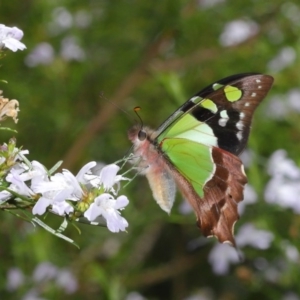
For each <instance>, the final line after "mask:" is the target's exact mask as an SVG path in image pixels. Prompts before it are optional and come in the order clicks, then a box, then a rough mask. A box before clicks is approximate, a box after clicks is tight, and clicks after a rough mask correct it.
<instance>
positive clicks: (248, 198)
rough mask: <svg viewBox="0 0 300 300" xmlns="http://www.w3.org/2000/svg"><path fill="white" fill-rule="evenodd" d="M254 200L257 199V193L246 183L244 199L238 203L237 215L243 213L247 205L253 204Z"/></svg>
mask: <svg viewBox="0 0 300 300" xmlns="http://www.w3.org/2000/svg"><path fill="white" fill-rule="evenodd" d="M256 201H257V194H256V192H255V190H254V188H253V187H252V186H251V185H250V184H247V185H246V186H245V189H244V200H243V201H242V202H240V203H239V205H238V212H239V215H240V216H241V215H242V214H243V213H244V211H245V209H246V206H247V205H249V204H253V203H255V202H256Z"/></svg>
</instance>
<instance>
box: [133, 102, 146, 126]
mask: <svg viewBox="0 0 300 300" xmlns="http://www.w3.org/2000/svg"><path fill="white" fill-rule="evenodd" d="M133 110H134V112H135V114H136V115H137V117H138V118H139V120H140V124H141V129H142V128H143V127H144V123H143V120H142V118H141V116H140V115H139V113H138V112H139V111H140V110H141V108H140V106H136V107H135V108H134V109H133Z"/></svg>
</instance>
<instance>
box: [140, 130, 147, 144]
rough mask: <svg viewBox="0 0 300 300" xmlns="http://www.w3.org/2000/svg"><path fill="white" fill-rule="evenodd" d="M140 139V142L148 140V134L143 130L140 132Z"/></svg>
mask: <svg viewBox="0 0 300 300" xmlns="http://www.w3.org/2000/svg"><path fill="white" fill-rule="evenodd" d="M138 138H139V140H140V141H144V140H145V139H146V138H147V133H146V132H145V131H143V130H140V131H139V133H138Z"/></svg>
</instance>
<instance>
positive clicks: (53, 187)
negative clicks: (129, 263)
mask: <svg viewBox="0 0 300 300" xmlns="http://www.w3.org/2000/svg"><path fill="white" fill-rule="evenodd" d="M2 149H3V150H2V153H0V155H1V156H0V162H2V163H1V165H0V172H2V174H4V173H5V172H7V174H6V176H5V181H4V182H2V191H1V192H0V204H1V205H2V206H4V205H5V204H7V205H8V206H7V207H11V205H15V206H16V207H18V208H20V207H24V206H26V207H33V208H32V214H33V215H43V214H45V213H46V212H47V211H50V212H52V213H55V214H57V215H59V216H66V217H67V218H68V219H69V220H75V221H76V220H80V218H85V219H86V221H88V222H90V223H93V222H94V223H96V222H97V218H98V217H100V216H101V217H102V223H103V220H105V222H106V225H107V227H108V229H109V230H110V231H112V232H118V231H125V229H126V227H127V226H128V223H127V221H126V220H125V219H124V218H123V217H122V216H121V214H120V210H122V209H123V208H124V207H125V206H126V205H127V204H128V202H129V201H128V199H127V197H126V196H123V195H122V196H118V197H117V198H116V199H115V197H116V196H117V194H118V192H119V188H120V181H121V180H127V178H125V177H123V176H122V175H117V172H118V171H119V169H120V167H119V166H117V165H115V164H111V165H108V166H105V167H104V168H102V169H101V170H100V171H98V172H97V173H98V174H97V173H96V174H93V173H92V169H93V168H94V167H95V166H96V162H90V163H88V164H86V165H85V166H83V167H82V169H81V170H80V171H79V173H78V174H77V175H76V176H74V175H73V174H72V173H71V172H70V171H69V170H63V171H62V172H61V173H59V172H58V173H55V174H51V173H52V172H51V171H48V170H47V169H46V168H45V166H43V165H42V164H41V163H39V162H38V161H32V162H29V161H28V160H27V159H26V157H25V154H28V151H26V150H23V151H20V150H19V149H18V148H16V147H15V143H14V140H11V142H10V143H9V145H4V146H3V147H2ZM8 165H12V167H11V168H10V169H9V171H8V167H7V166H8Z"/></svg>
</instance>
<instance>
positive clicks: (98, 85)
mask: <svg viewBox="0 0 300 300" xmlns="http://www.w3.org/2000/svg"><path fill="white" fill-rule="evenodd" d="M299 11H300V5H299V3H298V1H296V0H294V1H289V2H283V1H280V0H273V1H271V2H270V1H257V0H244V1H238V0H232V1H217V0H214V1H209V0H198V1H183V0H182V1H179V0H175V1H174V0H172V1H171V0H164V1H155V2H153V1H134V0H123V1H108V0H86V1H79V0H60V1H54V0H51V1H50V0H44V1H33V0H27V1H16V0H11V1H1V2H0V16H1V19H0V23H2V24H5V25H7V26H17V27H19V28H20V29H22V30H23V31H24V33H25V36H24V38H23V40H22V42H24V43H25V44H26V46H27V50H26V51H23V52H17V53H12V52H9V51H8V52H7V55H6V57H5V58H4V59H2V60H1V66H0V67H1V69H0V71H1V78H0V79H5V80H7V81H8V84H5V83H2V82H0V89H1V90H4V95H5V97H8V98H10V99H18V100H19V101H20V108H21V112H20V114H19V118H20V120H19V123H18V124H17V125H14V124H12V123H11V124H9V126H11V127H13V128H16V129H17V130H18V135H17V140H18V145H19V146H21V145H22V146H23V147H24V149H29V151H30V155H29V158H30V159H31V160H33V159H35V160H38V161H40V162H42V163H43V164H45V165H46V166H48V167H49V168H50V167H51V166H52V165H54V164H55V163H56V162H57V161H58V160H60V159H63V160H64V167H65V168H68V169H70V170H71V171H73V172H74V173H76V172H77V170H79V168H80V166H82V165H83V164H85V163H86V162H88V161H91V160H97V161H101V162H105V163H110V162H114V161H116V160H118V159H120V158H121V157H123V155H124V154H125V153H126V152H127V151H128V150H129V148H130V143H129V141H128V140H127V134H126V132H127V129H128V128H129V127H130V126H132V125H133V124H134V123H135V122H136V117H135V115H134V113H133V108H134V107H135V106H140V107H141V108H142V110H141V113H140V114H141V117H142V119H143V121H144V122H145V123H146V124H149V125H150V126H153V127H154V128H155V127H158V126H159V125H160V123H162V122H163V121H164V119H165V118H167V117H168V116H169V115H170V113H172V112H173V111H174V110H175V109H176V108H177V107H178V106H179V105H180V103H182V102H183V101H184V100H186V99H187V98H188V97H189V96H191V95H193V94H195V93H196V92H197V91H198V90H200V89H201V88H203V87H205V86H206V85H208V84H210V83H212V82H214V81H216V80H218V79H220V78H222V77H226V76H228V75H231V74H234V73H241V72H251V71H256V72H262V73H267V74H270V75H272V76H274V78H275V84H274V87H273V89H272V90H271V92H270V94H269V96H268V97H267V99H266V100H265V101H264V102H263V103H262V105H261V106H260V107H259V109H258V111H257V112H256V115H255V117H254V124H253V130H252V135H251V138H250V141H249V149H251V151H252V152H253V159H252V163H251V164H250V165H249V166H248V169H247V173H248V177H249V183H250V184H251V185H252V186H253V187H254V188H255V190H256V192H257V193H258V195H259V200H258V202H257V203H256V204H254V205H251V206H248V207H247V209H246V212H245V214H244V215H243V216H242V218H241V220H240V221H239V222H238V224H237V226H236V230H237V229H238V228H239V227H240V226H241V225H242V224H244V223H246V222H252V223H254V224H256V225H257V226H258V227H259V228H263V229H265V230H268V231H271V232H272V233H273V234H274V235H275V239H274V241H273V243H272V245H271V247H270V248H269V249H267V250H257V249H253V248H250V247H248V248H246V249H244V252H245V257H246V259H245V261H244V262H241V263H239V264H237V265H235V266H232V267H231V269H230V272H229V273H228V274H227V275H224V276H218V275H215V274H214V273H213V271H212V269H211V266H210V264H209V262H208V255H209V253H210V250H211V248H212V247H213V245H214V244H215V243H217V241H216V240H213V239H210V240H205V242H203V240H202V239H201V238H200V232H199V230H198V229H197V228H196V226H195V225H194V224H195V219H194V216H193V215H192V214H190V215H188V216H183V215H181V214H180V213H179V212H178V206H179V205H180V202H181V199H180V197H178V201H177V202H176V204H175V207H174V209H173V211H172V213H171V216H170V217H169V216H167V215H166V214H165V213H164V212H162V211H161V210H160V209H159V207H158V206H157V204H156V203H155V202H154V201H153V199H152V195H151V191H150V189H149V187H148V184H147V182H146V180H145V179H144V178H137V179H136V180H135V181H134V182H133V183H132V184H131V185H129V187H128V188H126V190H125V191H124V193H126V195H127V196H128V198H129V199H130V200H131V202H130V205H129V207H128V208H126V210H125V211H124V216H125V217H126V219H127V220H128V221H129V224H130V226H129V230H128V233H126V234H124V233H122V234H112V233H110V232H108V231H107V230H105V229H103V228H99V227H92V226H86V225H82V226H81V227H80V228H81V230H82V234H81V235H80V236H78V233H77V231H76V230H75V229H74V228H69V229H68V234H69V236H70V237H71V238H73V239H75V240H76V241H77V242H78V244H79V245H81V250H80V251H78V249H77V248H75V247H73V246H71V245H69V244H67V243H66V242H64V241H62V240H59V239H57V238H55V237H53V236H50V235H49V234H48V233H46V232H45V231H43V230H42V229H34V228H33V227H32V225H31V224H27V223H24V222H22V221H21V220H18V219H16V218H15V217H13V216H10V215H8V214H7V213H5V212H0V214H1V226H0V239H1V246H0V252H1V258H2V259H1V271H0V282H1V286H0V296H1V299H22V296H24V295H25V293H26V292H27V290H29V289H30V288H31V285H30V283H28V282H27V287H26V288H23V290H22V289H18V290H17V291H14V292H9V291H7V290H6V288H5V286H6V280H7V272H8V271H9V269H10V268H12V267H18V268H20V269H21V270H22V271H23V272H24V274H26V276H28V277H30V276H31V275H32V273H33V271H34V269H35V267H36V266H37V265H38V264H39V263H41V262H43V261H48V262H51V263H52V264H54V265H56V266H58V267H60V268H70V269H71V270H72V272H73V273H74V274H75V276H76V277H77V279H78V284H79V285H78V290H77V291H76V292H75V293H74V294H69V295H68V294H66V295H63V292H62V291H61V290H59V289H58V288H57V287H56V286H47V285H40V286H39V288H38V289H39V292H40V294H41V296H42V298H44V299H62V298H63V297H64V299H126V297H127V299H134V298H132V297H133V296H132V295H134V294H132V292H134V291H137V292H138V293H140V294H141V295H143V296H144V297H146V298H147V299H184V298H185V297H188V296H191V295H197V293H198V294H199V295H200V294H201V295H202V297H206V298H200V296H199V298H193V299H258V298H261V299H292V298H284V297H289V295H290V296H291V295H292V296H293V295H297V294H300V287H299V283H298V278H299V267H300V265H299V261H297V262H293V263H292V262H288V261H287V259H286V258H285V257H284V254H283V250H282V243H283V242H284V241H289V242H290V243H291V244H293V245H294V246H295V247H296V248H299V246H300V242H299V230H300V216H299V215H294V214H293V213H292V212H291V211H290V210H287V209H283V208H279V207H276V206H272V205H269V204H266V203H265V201H264V197H263V192H264V187H265V184H266V182H267V180H268V174H267V172H266V162H267V159H268V157H269V156H270V155H271V154H272V153H273V152H274V151H275V150H277V149H278V148H285V149H286V150H287V151H288V155H289V156H290V157H291V158H293V159H294V160H295V161H296V162H298V163H299V164H300V158H299V155H298V152H299V137H300V126H299V122H298V120H299V114H298V113H297V112H290V114H288V115H286V116H285V117H284V118H281V119H276V118H272V117H270V116H269V114H268V112H269V111H270V105H271V104H272V102H271V101H272V97H273V96H275V95H280V97H281V98H282V100H283V101H284V100H285V97H286V95H287V93H288V92H289V91H290V90H291V89H293V88H297V87H299V84H300V75H299V68H300V60H299V54H300V46H299V45H300V43H299V27H300V21H299V18H298V16H299V15H298V14H297V12H299ZM234 20H244V21H249V20H250V21H252V22H255V23H256V25H257V26H258V31H257V33H256V34H255V35H253V36H251V37H249V38H248V39H246V40H245V41H243V42H241V43H236V44H233V45H229V46H224V45H222V43H221V42H220V36H221V34H222V32H223V31H224V30H225V28H226V26H227V24H228V23H229V22H232V21H234ZM70 40H75V41H76V43H77V45H78V46H79V47H80V48H81V50H82V51H83V54H82V53H81V56H80V55H79V57H77V59H70V58H68V57H65V56H64V55H63V46H64V45H65V44H66V43H68V41H70ZM40 43H48V44H50V45H51V46H52V47H53V50H54V52H53V57H52V59H51V61H49V62H48V63H45V64H38V65H36V66H29V65H28V63H26V61H27V62H28V55H29V54H30V53H31V51H33V49H34V48H35V47H36V46H37V45H39V44H40ZM282 49H290V50H291V51H292V54H294V56H295V58H294V59H293V60H292V61H291V63H286V64H285V65H282V66H279V67H278V65H277V67H276V64H275V67H274V64H273V65H272V64H271V63H270V62H271V61H272V60H274V58H276V57H278V55H279V54H280V53H281V51H282ZM299 101H300V99H299ZM124 112H125V113H124ZM6 125H7V124H6ZM7 126H8V125H7ZM4 138H6V137H4ZM4 141H6V140H5V139H4V140H3V141H2V142H4ZM51 222H53V224H56V223H57V224H59V222H60V220H56V218H53V220H51ZM191 242H196V245H197V246H196V247H193V250H191V249H190V248H188V245H189V244H190V243H191ZM259 261H263V262H264V263H263V264H259ZM266 265H267V267H266ZM263 266H265V267H263ZM263 268H264V269H263ZM266 269H268V270H271V271H270V272H271V273H270V272H269V273H270V274H271V275H270V276H267V275H266V274H267V271H266ZM272 270H273V273H272ZM276 272H277V273H278V272H279V273H280V276H279V275H278V276H277V277H276V276H275V275H274V274H277V273H276ZM273 275H274V276H273ZM272 276H273V277H272ZM130 293H131V294H130ZM130 295H131V296H130ZM195 297H196V296H195ZM293 299H299V298H293Z"/></svg>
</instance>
